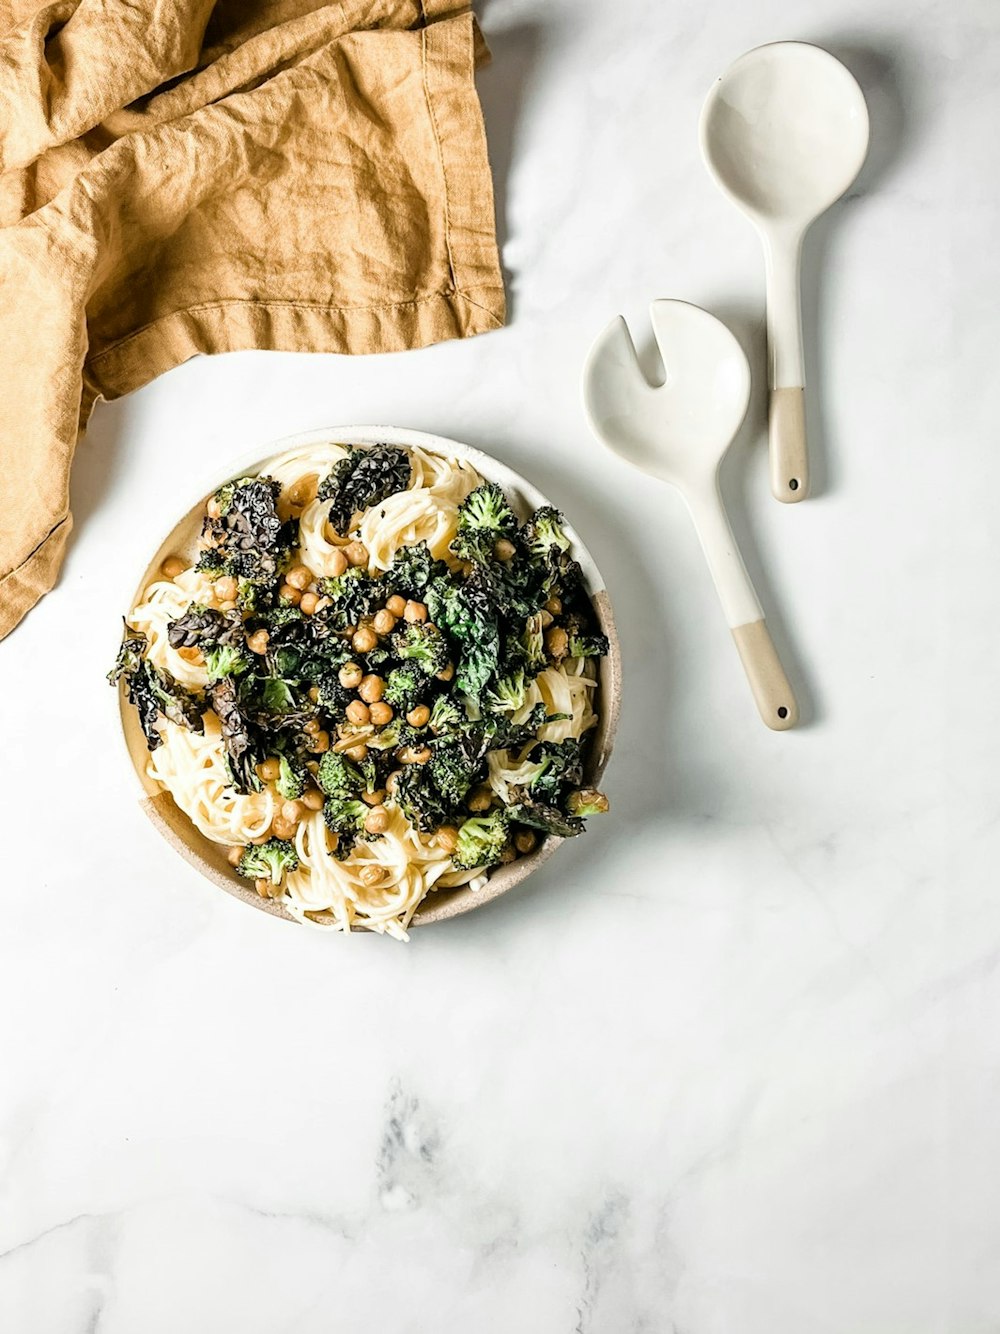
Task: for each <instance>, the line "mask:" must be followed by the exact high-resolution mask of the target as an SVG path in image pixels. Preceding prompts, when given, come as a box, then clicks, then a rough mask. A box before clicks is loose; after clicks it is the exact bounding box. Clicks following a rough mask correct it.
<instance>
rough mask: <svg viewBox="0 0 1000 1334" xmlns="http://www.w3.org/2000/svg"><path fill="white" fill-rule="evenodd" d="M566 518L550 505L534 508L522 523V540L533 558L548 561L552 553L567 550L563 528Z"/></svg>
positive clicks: (567, 543) (568, 545) (567, 539)
mask: <svg viewBox="0 0 1000 1334" xmlns="http://www.w3.org/2000/svg"><path fill="white" fill-rule="evenodd" d="M565 522H566V520H565V519H564V518H563V516H562V515H561V514H560V512H559V511H558V510H557V509H555V508H553V506H551V505H543V506H542V507H541V509H537V510H535V512H534V514H532V516H531V518H530V519H529V520H528V522H527V523H526V524H525V525H524V540H525V542H526V544H527V547H528V550H529V551H530V553H531V554H532V556H534V558H535V560H537V561H541V562H548V561H550V560H551V559H552V556H553V553H554V552H558V553H565V552H567V551H569V548H570V540H569V538H568V537H567V536H566V533H565V531H564V530H563V524H564V523H565Z"/></svg>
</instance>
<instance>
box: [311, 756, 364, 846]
mask: <svg viewBox="0 0 1000 1334" xmlns="http://www.w3.org/2000/svg"><path fill="white" fill-rule="evenodd" d="M327 753H328V754H329V752H327ZM367 817H368V807H367V806H366V805H365V803H364V802H363V801H358V800H357V799H356V798H343V797H327V799H326V801H325V802H324V804H323V819H324V820H325V821H326V827H327V829H329V831H330V833H331V834H336V835H337V847H336V851H335V853H334V855H335V856H336V857H337V859H338V860H342V859H343V858H344V857H346V856H347V854H348V853H349V852H350V851H351V849H352V848H353V847H354V845H355V843H357V841H358V839H359V838H361V839H365V840H366V841H368V842H370V841H371V840H372V839H373V838H375V837H376V835H374V834H369V833H367V832H366V830H365V820H366V819H367Z"/></svg>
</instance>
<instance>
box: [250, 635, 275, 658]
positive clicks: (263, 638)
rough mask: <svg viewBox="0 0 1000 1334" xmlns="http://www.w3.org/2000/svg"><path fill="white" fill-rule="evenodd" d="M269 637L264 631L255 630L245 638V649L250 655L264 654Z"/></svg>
mask: <svg viewBox="0 0 1000 1334" xmlns="http://www.w3.org/2000/svg"><path fill="white" fill-rule="evenodd" d="M270 640H271V636H270V635H269V634H268V633H267V631H266V630H255V631H254V632H253V634H252V635H248V636H247V648H248V649H249V650H250V652H251V653H266V652H267V646H268V644H269V643H270Z"/></svg>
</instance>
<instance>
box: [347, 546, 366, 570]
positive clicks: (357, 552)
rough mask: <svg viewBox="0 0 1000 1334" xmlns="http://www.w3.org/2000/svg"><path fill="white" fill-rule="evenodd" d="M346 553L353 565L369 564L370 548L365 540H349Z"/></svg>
mask: <svg viewBox="0 0 1000 1334" xmlns="http://www.w3.org/2000/svg"><path fill="white" fill-rule="evenodd" d="M344 555H345V556H346V557H347V559H348V561H349V562H350V564H351V565H358V566H365V565H367V564H368V548H367V547H366V546H365V544H364V542H348V544H347V546H346V547H344Z"/></svg>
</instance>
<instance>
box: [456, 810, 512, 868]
mask: <svg viewBox="0 0 1000 1334" xmlns="http://www.w3.org/2000/svg"><path fill="white" fill-rule="evenodd" d="M507 832H508V820H507V812H506V811H505V810H503V809H500V810H496V811H492V812H491V813H490V814H489V815H478V816H473V817H472V819H470V820H466V822H465V823H464V824H463V825H462V827H461V828H460V829H459V831H458V843H457V845H456V847H455V851H454V852H453V853H452V857H451V859H452V862H453V863H454V865H455V868H456V870H460V871H472V870H476V869H479V868H481V869H483V870H485V869H487V868H488V867H490V866H496V864H497V863H498V862H499V861H500V859H501V857H502V856H503V851H504V848H505V847H506V846H507Z"/></svg>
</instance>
